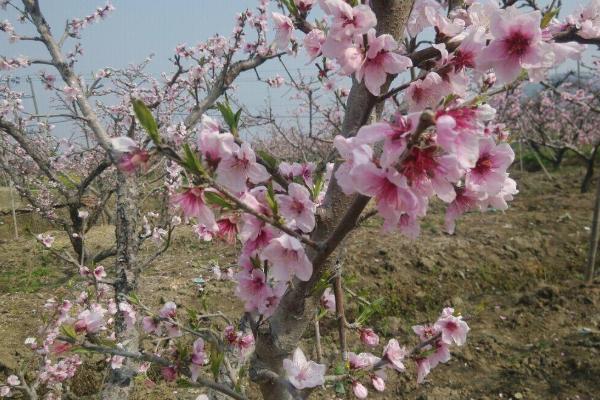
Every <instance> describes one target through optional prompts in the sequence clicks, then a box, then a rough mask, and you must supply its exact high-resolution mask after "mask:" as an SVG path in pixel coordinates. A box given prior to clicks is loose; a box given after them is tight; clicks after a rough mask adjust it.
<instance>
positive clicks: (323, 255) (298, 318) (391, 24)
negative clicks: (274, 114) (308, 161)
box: [250, 0, 414, 400]
mask: <svg viewBox="0 0 600 400" xmlns="http://www.w3.org/2000/svg"><path fill="white" fill-rule="evenodd" d="M413 3H414V0H373V1H372V2H371V4H372V8H373V11H375V14H376V15H377V19H378V25H377V30H378V34H382V33H389V34H391V35H393V36H394V37H395V38H396V39H398V38H399V37H401V35H402V34H403V32H404V26H405V23H406V20H407V19H408V16H409V14H410V11H411V10H412V6H413ZM389 83H390V82H389V81H388V84H387V85H385V86H384V87H383V88H382V91H383V92H384V91H385V90H387V88H388V87H389ZM376 103H377V102H376V97H375V96H373V95H372V94H371V93H369V91H368V90H367V89H366V88H365V86H364V84H358V83H356V82H355V83H354V84H353V85H352V89H351V90H350V95H349V97H348V101H347V109H346V114H345V116H344V122H343V125H342V132H343V133H344V135H346V136H348V137H349V136H354V135H355V134H356V132H357V131H358V129H359V128H360V127H361V126H363V125H364V124H365V123H367V121H368V119H369V117H370V115H371V112H372V111H373V108H374V107H375V105H376ZM338 166H339V164H338V165H336V168H337V167H338ZM368 201H369V198H367V197H365V196H360V195H356V196H353V197H348V196H345V195H344V194H343V193H342V191H341V189H340V188H339V186H338V185H337V184H336V182H335V179H333V180H332V181H331V183H330V185H329V188H328V190H327V194H326V196H325V201H324V204H323V207H322V208H321V209H320V210H319V213H318V215H317V226H316V228H315V231H314V232H313V234H312V239H313V240H314V241H316V242H321V243H325V242H327V244H326V246H325V248H323V249H320V250H318V251H314V250H310V251H309V257H310V259H311V261H312V263H313V275H312V277H311V279H310V280H309V281H308V282H300V281H298V280H297V279H296V280H294V282H293V285H292V288H291V289H289V290H288V291H287V292H286V294H285V295H284V296H283V298H282V299H281V302H280V305H279V307H278V309H277V310H276V311H275V313H274V315H273V316H272V317H271V318H270V319H269V320H267V321H264V322H263V323H262V324H261V325H260V326H259V327H258V328H257V332H255V336H256V351H255V354H254V358H253V360H252V363H251V366H250V376H251V377H252V379H253V380H254V381H255V382H257V383H258V384H259V385H260V389H261V392H262V396H263V398H264V399H265V400H294V399H303V398H306V397H308V394H307V393H302V394H301V393H292V392H294V391H293V390H290V387H289V384H287V382H286V381H282V380H273V379H266V378H263V377H262V376H261V371H262V370H267V371H272V372H275V373H277V374H278V375H280V376H284V371H283V360H284V359H285V358H288V357H290V354H291V353H292V352H293V351H294V349H295V348H296V347H297V346H298V343H299V341H300V339H301V337H302V335H303V333H304V331H305V330H306V328H307V327H308V326H309V325H310V324H311V323H312V320H313V318H314V315H315V311H316V308H317V307H318V304H319V301H318V300H319V297H320V295H321V293H316V292H315V291H314V290H313V289H314V287H315V285H316V284H317V283H318V282H319V280H320V278H321V277H322V276H323V275H324V273H325V272H326V271H328V270H331V269H332V267H333V265H332V264H333V263H332V261H331V260H330V257H329V256H330V255H331V253H332V252H333V250H335V248H336V247H337V246H338V245H339V243H340V242H341V241H342V239H343V238H344V237H345V236H346V235H347V234H348V233H349V232H350V231H351V230H352V229H353V227H354V226H355V224H356V221H357V219H358V217H359V216H360V213H361V212H362V210H363V209H364V207H365V206H366V205H367V203H368Z"/></svg>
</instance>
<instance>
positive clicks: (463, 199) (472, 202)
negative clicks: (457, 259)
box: [445, 187, 481, 234]
mask: <svg viewBox="0 0 600 400" xmlns="http://www.w3.org/2000/svg"><path fill="white" fill-rule="evenodd" d="M455 190H456V198H455V199H454V201H453V202H452V203H450V204H449V205H448V208H447V209H446V216H445V229H446V232H448V233H450V234H453V233H454V228H455V227H456V223H455V220H456V218H458V217H459V216H460V215H462V214H464V213H466V212H467V211H472V210H475V209H477V208H478V207H479V200H481V194H479V193H475V192H473V191H470V190H468V189H465V188H464V187H460V188H455Z"/></svg>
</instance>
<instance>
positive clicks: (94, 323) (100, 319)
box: [74, 305, 106, 333]
mask: <svg viewBox="0 0 600 400" xmlns="http://www.w3.org/2000/svg"><path fill="white" fill-rule="evenodd" d="M96 306H97V305H96ZM105 311H106V310H103V309H102V308H101V307H99V306H97V307H94V306H92V307H91V308H90V309H87V310H84V311H82V312H80V313H79V315H78V316H77V321H76V322H75V325H74V327H75V331H76V332H78V333H81V332H86V333H96V332H98V331H99V330H100V329H101V328H102V327H103V326H104V312H105Z"/></svg>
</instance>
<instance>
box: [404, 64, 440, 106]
mask: <svg viewBox="0 0 600 400" xmlns="http://www.w3.org/2000/svg"><path fill="white" fill-rule="evenodd" d="M444 95H445V91H444V85H442V78H441V77H440V76H439V75H438V74H437V73H435V72H429V73H428V74H427V75H426V76H425V78H423V79H418V80H416V81H415V82H412V83H411V84H410V85H409V87H408V89H406V94H405V95H404V98H405V99H406V100H407V101H408V107H409V110H410V111H421V110H424V109H425V108H428V107H430V108H435V107H436V106H437V105H438V103H439V102H440V100H441V99H442V97H444Z"/></svg>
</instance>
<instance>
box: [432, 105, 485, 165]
mask: <svg viewBox="0 0 600 400" xmlns="http://www.w3.org/2000/svg"><path fill="white" fill-rule="evenodd" d="M461 122H466V121H465V120H464V119H459V118H458V117H457V118H455V117H454V116H451V115H447V114H445V115H441V116H439V117H438V118H436V123H435V124H436V133H437V135H436V142H437V143H438V145H439V146H440V147H441V148H442V149H444V150H446V151H447V152H448V153H450V154H454V155H455V156H456V159H457V161H458V163H459V165H460V166H461V167H462V168H472V167H473V166H475V163H476V162H477V156H478V152H479V138H478V137H477V136H476V135H475V134H474V133H475V132H473V131H472V130H471V125H470V123H469V126H468V128H469V129H465V127H466V125H465V124H464V123H463V124H461Z"/></svg>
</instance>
